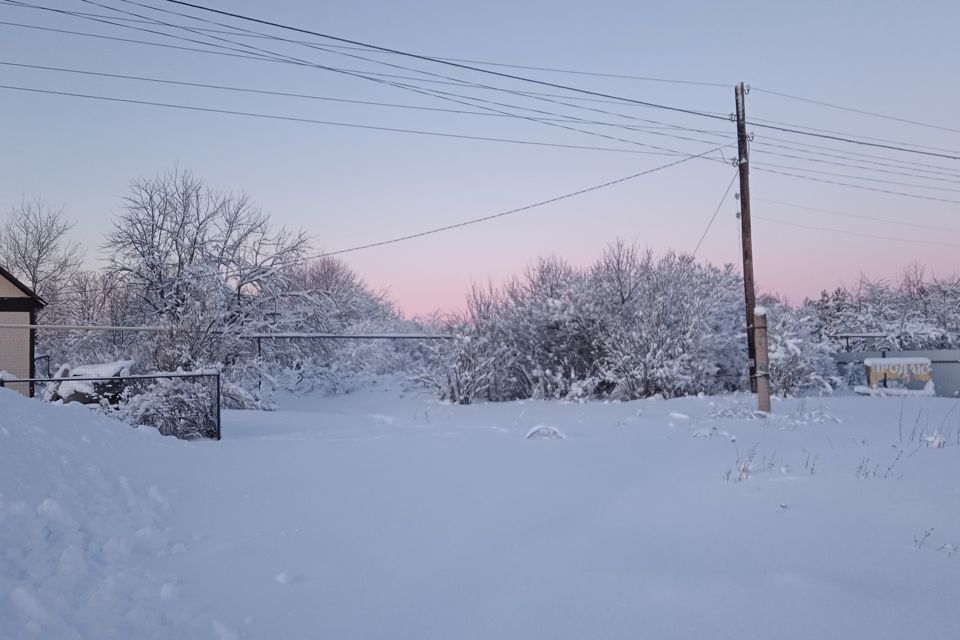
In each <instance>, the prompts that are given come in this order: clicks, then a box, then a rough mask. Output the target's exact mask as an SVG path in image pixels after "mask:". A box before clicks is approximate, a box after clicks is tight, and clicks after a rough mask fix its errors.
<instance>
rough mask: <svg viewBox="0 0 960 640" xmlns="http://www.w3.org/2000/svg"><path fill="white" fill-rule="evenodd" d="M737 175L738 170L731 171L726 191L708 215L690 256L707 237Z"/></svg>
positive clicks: (695, 252)
mask: <svg viewBox="0 0 960 640" xmlns="http://www.w3.org/2000/svg"><path fill="white" fill-rule="evenodd" d="M739 175H740V171H739V170H737V171H734V172H733V177H732V178H730V184H728V185H727V189H726V191H724V192H723V197H722V198H720V202H719V203H718V204H717V208H716V210H715V211H714V212H713V215H712V216H710V222H708V223H707V228H706V229H704V230H703V233H702V234H701V235H700V240H699V241H698V242H697V246H696V248H694V250H693V253H691V254H690V255H691V256H696V255H697V251H699V250H700V245H702V244H703V241H704V239H705V238H706V237H707V233H709V231H710V227H712V226H713V221H714V220H716V219H717V214H718V213H720V208H721V207H722V206H723V203H724V202H726V200H727V196H728V195H729V194H730V189H731V188H733V183H734V182H735V181H736V179H737V176H739Z"/></svg>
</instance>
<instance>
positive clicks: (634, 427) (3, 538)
mask: <svg viewBox="0 0 960 640" xmlns="http://www.w3.org/2000/svg"><path fill="white" fill-rule="evenodd" d="M957 402H958V401H957V400H951V399H945V398H928V397H916V398H912V397H907V398H883V397H859V396H842V397H830V398H823V399H820V398H806V399H799V400H781V401H777V402H775V404H774V413H773V414H772V415H770V416H766V417H764V416H758V415H757V414H755V413H754V412H753V408H754V405H753V401H752V398H751V397H750V396H747V395H728V396H719V397H703V398H695V397H688V398H681V399H672V400H659V401H646V400H639V401H635V402H585V403H569V402H555V401H553V402H551V401H526V402H522V403H519V402H518V403H497V404H474V405H469V406H459V405H450V404H444V403H441V402H438V401H435V400H433V399H432V398H431V397H430V396H429V395H428V394H424V393H423V392H422V391H420V390H417V389H408V388H406V387H404V386H403V385H400V384H398V383H391V384H380V385H377V386H376V387H370V388H366V389H363V390H360V391H358V392H356V393H352V394H348V395H345V396H338V397H318V396H301V397H293V396H290V397H280V398H278V410H277V411H273V412H255V411H226V412H225V413H224V424H223V438H224V439H223V440H222V441H221V442H219V443H217V442H209V441H191V442H185V441H178V440H175V439H173V438H163V437H160V436H159V435H158V434H157V433H156V432H155V431H154V430H152V429H149V428H139V429H132V428H130V427H126V426H124V425H121V424H119V423H117V422H114V421H111V420H109V419H107V418H103V417H101V416H98V415H96V414H92V413H90V412H88V411H86V410H84V409H83V408H82V407H77V406H71V405H44V404H41V403H40V402H39V401H36V400H29V399H27V398H23V397H22V396H20V395H18V394H15V393H13V392H11V391H9V390H0V629H2V630H3V631H2V633H0V635H2V636H3V637H4V638H5V639H6V638H10V639H12V640H18V639H20V638H34V637H39V638H58V639H59V638H68V639H69V638H111V637H122V638H214V639H216V638H234V639H244V638H308V637H317V638H364V637H366V638H380V637H382V638H396V639H408V638H409V639H414V638H416V639H421V638H477V639H480V638H570V639H577V640H580V639H582V638H618V639H619V638H624V639H626V638H638V637H652V638H664V637H670V638H674V637H682V638H710V639H713V638H743V637H747V638H750V637H777V638H787V639H792V638H798V639H799V638H803V639H807V638H811V637H814V638H838V637H846V638H868V639H870V640H878V639H886V638H890V639H894V638H897V639H900V638H906V637H924V638H955V637H960V610H958V608H957V607H956V597H957V585H960V554H957V553H956V549H957V548H958V546H960V413H958V412H957V410H956V409H957ZM679 415H683V416H686V418H685V419H681V418H679ZM385 417H387V418H390V419H389V420H388V419H384V418H385ZM671 421H674V422H675V426H674V427H673V428H670V427H669V426H668V424H669V423H670V422H671ZM537 429H541V430H550V429H553V430H556V431H557V432H559V433H562V434H565V435H566V436H567V437H566V439H564V440H562V441H552V442H531V441H529V440H527V436H528V435H529V434H530V433H531V432H533V431H535V430H537ZM714 436H716V437H714Z"/></svg>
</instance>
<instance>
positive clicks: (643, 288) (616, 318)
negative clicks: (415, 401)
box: [418, 243, 746, 403]
mask: <svg viewBox="0 0 960 640" xmlns="http://www.w3.org/2000/svg"><path fill="white" fill-rule="evenodd" d="M742 308H743V306H742V285H741V284H740V281H739V277H738V276H737V274H736V272H735V271H734V270H733V269H732V268H731V267H724V268H716V267H712V266H709V265H706V266H704V265H699V264H697V263H695V262H694V261H693V260H692V259H691V258H689V257H685V256H677V255H675V254H668V255H666V256H664V257H663V258H661V259H659V260H655V259H654V258H653V255H652V254H651V253H650V252H646V253H644V254H640V253H639V252H638V251H637V250H636V249H635V248H633V247H629V246H627V245H625V244H623V243H617V244H615V245H613V246H611V247H610V248H609V249H608V251H607V252H606V253H605V254H604V256H603V258H602V259H601V261H600V262H599V263H598V264H597V265H595V266H594V267H593V268H591V269H589V270H580V269H575V268H573V267H571V266H569V265H567V264H566V263H564V262H563V261H561V260H558V259H555V258H553V259H546V260H540V261H539V262H538V263H536V264H535V265H534V266H533V267H531V268H530V269H528V270H527V272H526V273H525V274H524V275H523V276H522V277H518V278H513V279H512V280H510V281H508V283H507V284H506V285H505V286H504V287H503V288H502V289H499V290H498V289H493V288H487V289H479V288H475V289H474V290H473V291H472V292H471V294H470V295H469V297H468V300H467V310H466V312H465V313H464V315H463V316H460V317H455V318H451V319H448V321H447V322H446V324H445V325H444V326H443V330H444V331H446V332H451V333H455V334H457V335H459V336H461V337H460V338H459V339H458V340H456V341H453V342H450V343H446V344H438V345H431V346H430V347H428V348H427V351H429V353H428V354H427V355H428V357H424V358H422V359H421V371H420V373H419V375H418V378H419V379H420V380H422V381H426V382H427V383H428V384H430V386H432V387H434V388H435V389H437V391H438V393H439V395H441V397H444V398H447V399H451V400H453V401H456V402H461V403H466V402H470V401H472V400H474V399H487V400H513V399H518V398H567V399H579V398H586V397H614V398H622V399H633V398H639V397H646V396H650V395H654V394H657V393H659V394H662V395H665V396H674V395H681V394H688V393H697V392H700V391H705V392H716V391H721V390H725V389H736V388H739V386H740V385H741V384H743V381H744V380H745V376H744V375H743V370H744V369H745V367H746V355H745V348H744V346H743V344H744V340H743V334H744V328H743V315H742Z"/></svg>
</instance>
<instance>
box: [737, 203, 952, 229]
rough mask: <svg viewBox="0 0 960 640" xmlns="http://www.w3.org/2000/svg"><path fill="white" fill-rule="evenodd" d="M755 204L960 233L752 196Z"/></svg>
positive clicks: (925, 225)
mask: <svg viewBox="0 0 960 640" xmlns="http://www.w3.org/2000/svg"><path fill="white" fill-rule="evenodd" d="M752 199H753V201H754V202H767V203H769V204H777V205H780V206H783V207H792V208H794V209H803V210H804V211H816V212H819V213H829V214H831V215H836V216H843V217H845V218H857V219H860V220H870V221H871V222H882V223H885V224H895V225H899V226H902V227H913V228H916V229H928V230H931V231H946V232H948V233H960V229H954V228H950V227H937V226H934V225H928V224H921V223H919V222H904V221H901V220H890V219H889V218H878V217H876V216H868V215H864V214H859V213H848V212H846V211H837V210H836V209H823V208H820V207H809V206H806V205H801V204H794V203H792V202H784V201H782V200H772V199H770V198H758V197H756V196H752Z"/></svg>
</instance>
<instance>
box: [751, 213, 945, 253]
mask: <svg viewBox="0 0 960 640" xmlns="http://www.w3.org/2000/svg"><path fill="white" fill-rule="evenodd" d="M754 218H755V219H759V220H763V221H765V222H772V223H774V224H782V225H786V226H788V227H797V228H799V229H811V230H813V231H829V232H830V233H842V234H844V235H849V236H861V237H863V238H873V239H875V240H889V241H890V242H908V243H912V244H928V245H936V246H941V247H960V244H956V243H953V242H937V241H935V240H911V239H909V238H891V237H890V236H878V235H874V234H872V233H861V232H859V231H847V230H845V229H833V228H830V227H818V226H815V225H809V224H800V223H798V222H787V221H785V220H777V219H776V218H767V217H764V216H754Z"/></svg>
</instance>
